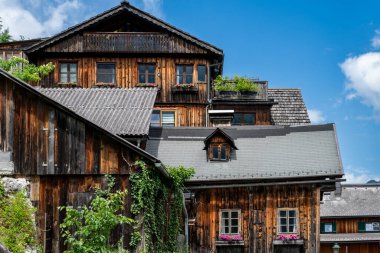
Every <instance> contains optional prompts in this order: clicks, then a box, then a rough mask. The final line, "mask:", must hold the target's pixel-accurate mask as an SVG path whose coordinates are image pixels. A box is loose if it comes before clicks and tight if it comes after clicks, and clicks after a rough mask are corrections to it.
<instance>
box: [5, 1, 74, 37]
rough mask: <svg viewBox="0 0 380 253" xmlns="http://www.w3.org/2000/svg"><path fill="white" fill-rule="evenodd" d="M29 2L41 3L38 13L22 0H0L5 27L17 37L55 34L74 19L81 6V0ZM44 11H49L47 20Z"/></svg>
mask: <svg viewBox="0 0 380 253" xmlns="http://www.w3.org/2000/svg"><path fill="white" fill-rule="evenodd" d="M28 3H29V4H31V3H34V4H35V5H41V6H40V7H39V8H38V9H39V12H38V13H33V12H32V10H31V9H29V8H28V7H27V4H26V3H23V2H21V1H20V0H0V17H1V19H2V22H3V25H4V28H9V31H10V33H11V34H12V36H13V37H14V38H15V39H18V38H19V37H20V36H21V35H22V36H24V37H25V38H37V37H44V36H50V35H53V34H55V33H57V32H59V31H61V30H63V29H64V28H65V26H67V22H68V21H72V19H73V18H74V16H75V15H76V14H77V12H76V11H78V10H79V9H80V7H81V4H80V2H79V0H60V1H44V2H43V3H42V1H39V0H29V1H28ZM42 13H48V14H47V17H46V18H45V20H40V19H39V18H41V17H43V16H44V15H41V14H42Z"/></svg>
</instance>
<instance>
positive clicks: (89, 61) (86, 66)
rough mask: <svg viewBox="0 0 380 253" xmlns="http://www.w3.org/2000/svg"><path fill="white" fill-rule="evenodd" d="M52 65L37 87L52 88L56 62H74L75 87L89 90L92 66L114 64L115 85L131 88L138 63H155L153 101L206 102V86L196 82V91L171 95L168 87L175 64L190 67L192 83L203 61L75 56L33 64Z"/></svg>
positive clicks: (56, 76)
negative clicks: (155, 87) (155, 84)
mask: <svg viewBox="0 0 380 253" xmlns="http://www.w3.org/2000/svg"><path fill="white" fill-rule="evenodd" d="M47 62H52V63H53V64H54V65H55V66H56V68H55V70H54V73H53V74H52V75H51V76H50V77H47V78H46V79H45V80H44V81H43V82H41V83H40V84H41V85H43V86H45V87H54V86H55V85H56V84H57V83H58V82H59V68H60V67H59V63H60V62H77V63H78V84H79V85H80V86H81V87H84V88H91V87H93V86H95V84H96V64H97V63H98V62H107V63H115V64H116V85H117V87H122V88H133V87H135V86H136V85H137V84H138V64H139V63H155V64H156V83H157V84H158V86H159V88H160V92H159V95H158V98H157V102H187V103H205V102H206V101H207V97H206V96H207V91H206V88H207V84H206V83H198V84H197V86H198V89H199V90H198V92H192V93H186V92H184V93H176V94H173V92H172V86H173V85H175V84H176V64H189V65H193V81H194V83H195V82H196V80H197V78H198V73H197V66H198V64H202V65H206V66H208V65H209V61H208V60H207V59H206V58H193V57H192V58H167V57H146V58H143V57H139V58H134V57H123V58H121V57H120V58H115V57H107V58H106V57H75V58H46V59H42V58H41V59H40V60H39V61H38V62H37V64H45V63H47Z"/></svg>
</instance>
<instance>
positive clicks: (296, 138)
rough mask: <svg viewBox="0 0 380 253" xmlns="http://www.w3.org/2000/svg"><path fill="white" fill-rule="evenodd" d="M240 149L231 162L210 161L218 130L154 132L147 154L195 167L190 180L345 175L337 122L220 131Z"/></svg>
mask: <svg viewBox="0 0 380 253" xmlns="http://www.w3.org/2000/svg"><path fill="white" fill-rule="evenodd" d="M221 129H222V130H223V131H224V132H225V133H226V134H228V135H229V136H230V137H231V138H233V139H234V141H235V145H236V147H237V148H238V150H234V149H233V150H232V151H231V160H230V161H228V162H210V161H207V156H206V150H204V139H205V138H206V137H207V136H208V135H210V134H211V133H212V132H213V131H215V128H158V129H153V128H152V129H151V132H150V135H149V137H150V139H149V140H148V144H147V148H146V150H147V152H149V153H151V154H152V155H155V156H156V157H159V159H160V160H161V161H162V162H163V163H164V164H166V165H169V166H178V165H183V166H185V167H193V168H194V169H195V171H196V174H195V176H194V177H193V178H192V179H191V181H212V180H218V181H222V180H245V179H247V180H248V179H273V178H297V177H312V176H324V177H327V176H329V175H341V174H342V173H343V172H342V166H341V161H340V156H339V151H338V145H337V142H336V136H335V127H334V125H333V124H327V125H319V126H297V127H286V126H249V127H248V126H245V127H229V128H221Z"/></svg>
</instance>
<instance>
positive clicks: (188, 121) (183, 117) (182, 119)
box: [154, 104, 206, 127]
mask: <svg viewBox="0 0 380 253" xmlns="http://www.w3.org/2000/svg"><path fill="white" fill-rule="evenodd" d="M154 109H157V110H162V111H174V112H175V126H176V127H185V126H189V127H204V126H206V106H202V105H181V104H174V105H173V104H170V105H161V104H160V105H156V106H155V107H154Z"/></svg>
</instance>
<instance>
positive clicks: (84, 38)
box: [0, 1, 310, 127]
mask: <svg viewBox="0 0 380 253" xmlns="http://www.w3.org/2000/svg"><path fill="white" fill-rule="evenodd" d="M12 43H13V44H15V45H17V42H12ZM21 43H22V42H19V46H18V48H19V49H21V48H22V52H23V54H24V55H25V57H27V58H28V59H29V60H30V61H31V62H33V63H35V64H44V63H47V62H52V63H54V65H55V66H56V68H55V70H54V73H52V74H51V75H50V76H49V77H47V78H45V79H44V80H43V81H41V82H40V83H39V84H38V85H40V86H41V87H45V88H54V87H81V88H93V87H119V88H133V87H136V86H138V87H144V86H145V87H157V91H158V94H157V98H156V102H155V110H154V111H153V115H152V125H153V126H159V127H161V126H162V127H173V126H175V127H205V126H220V125H225V124H227V125H277V124H280V125H284V124H285V125H293V124H309V123H310V120H309V118H308V116H307V111H306V108H305V106H304V104H303V100H302V96H301V95H300V91H299V90H292V89H269V88H268V82H266V81H260V80H255V82H256V83H257V84H258V85H259V86H260V92H259V93H258V94H257V95H254V96H241V95H237V96H232V97H226V96H222V95H221V94H219V93H218V92H216V91H215V90H214V89H213V80H214V78H215V77H216V76H217V75H220V74H223V63H224V54H223V51H222V50H221V49H219V48H217V47H216V46H213V45H211V44H209V43H207V42H204V41H202V40H200V39H198V38H195V37H194V36H192V35H190V34H188V33H186V32H184V31H182V30H180V29H178V28H176V27H174V26H172V25H170V24H168V23H166V22H164V21H162V20H160V19H158V18H156V17H153V16H152V15H150V14H148V13H146V12H143V11H141V10H139V9H137V8H135V7H134V6H132V5H130V4H129V3H128V2H126V1H123V2H122V3H121V4H120V5H118V6H116V7H114V8H112V9H110V10H107V11H105V12H103V13H101V14H99V15H97V16H94V17H92V18H90V19H88V20H86V21H84V22H82V23H80V24H78V25H75V26H73V27H70V28H68V29H67V30H65V31H63V32H61V33H59V34H57V35H54V36H52V37H50V38H46V39H43V40H38V41H37V42H36V43H34V44H33V45H31V46H30V45H29V46H28V47H22V46H21ZM6 48H7V45H5V44H4V45H2V44H0V50H2V49H4V50H5V49H6ZM4 52H5V51H4ZM284 103H285V104H284ZM286 103H291V104H292V105H291V106H286ZM284 105H285V108H284ZM295 105H297V106H295ZM281 108H284V110H282V109H281ZM293 108H296V110H297V111H296V112H295V113H293V110H294V109H293ZM285 109H286V110H285ZM288 109H290V114H288V113H287V112H288V111H289V110H288Z"/></svg>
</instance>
